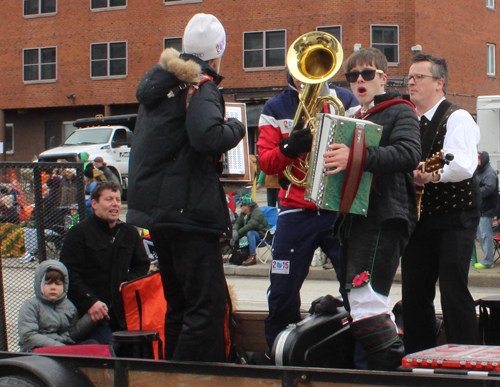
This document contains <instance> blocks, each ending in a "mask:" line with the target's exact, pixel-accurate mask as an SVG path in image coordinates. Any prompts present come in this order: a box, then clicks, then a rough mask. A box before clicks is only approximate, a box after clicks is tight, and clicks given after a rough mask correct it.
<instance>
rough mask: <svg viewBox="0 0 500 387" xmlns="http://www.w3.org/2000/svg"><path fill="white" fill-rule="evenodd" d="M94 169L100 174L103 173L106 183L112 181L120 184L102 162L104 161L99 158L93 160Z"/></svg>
mask: <svg viewBox="0 0 500 387" xmlns="http://www.w3.org/2000/svg"><path fill="white" fill-rule="evenodd" d="M94 168H96V169H98V170H99V171H101V172H102V173H104V176H105V177H106V179H107V180H108V181H114V182H116V183H118V184H120V181H119V180H118V177H117V176H116V175H115V174H114V173H113V172H112V171H111V169H109V167H108V166H107V165H106V163H105V162H104V159H103V158H102V157H101V156H99V157H96V158H95V159H94Z"/></svg>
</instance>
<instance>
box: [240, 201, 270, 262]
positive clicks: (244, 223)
mask: <svg viewBox="0 0 500 387" xmlns="http://www.w3.org/2000/svg"><path fill="white" fill-rule="evenodd" d="M238 204H239V205H240V206H241V214H240V216H238V219H236V222H235V223H234V226H233V241H238V240H239V241H240V247H245V246H246V245H247V244H248V248H249V250H250V254H249V255H248V258H247V259H246V260H245V261H243V263H242V265H243V266H250V265H255V264H256V263H257V259H256V258H255V256H256V249H257V243H258V242H259V241H260V240H261V239H262V238H264V235H266V231H267V230H269V223H267V219H266V217H265V216H264V213H263V212H262V210H261V209H260V208H259V205H258V204H257V203H255V202H254V201H253V199H252V197H251V196H250V195H245V196H243V197H242V198H241V199H240V200H239V201H238ZM243 237H246V239H247V240H246V241H245V242H243V243H242V241H243V240H244V239H243Z"/></svg>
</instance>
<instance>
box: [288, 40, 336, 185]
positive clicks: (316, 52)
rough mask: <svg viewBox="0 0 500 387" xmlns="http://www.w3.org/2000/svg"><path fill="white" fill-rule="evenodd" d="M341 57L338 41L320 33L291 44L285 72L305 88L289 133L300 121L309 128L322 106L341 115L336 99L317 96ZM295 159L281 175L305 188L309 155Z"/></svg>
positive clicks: (300, 95) (334, 71) (325, 85)
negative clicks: (330, 107)
mask: <svg viewBox="0 0 500 387" xmlns="http://www.w3.org/2000/svg"><path fill="white" fill-rule="evenodd" d="M343 58H344V53H343V50H342V46H341V45H340V43H339V41H338V40H337V39H336V38H335V37H333V36H332V35H330V34H328V33H326V32H323V31H313V32H308V33H307V34H304V35H302V36H301V37H299V38H298V39H297V40H295V41H294V42H293V43H292V45H291V46H290V48H289V49H288V53H287V66H288V70H289V71H290V73H291V74H292V75H293V76H294V77H295V78H297V79H298V80H299V81H301V82H303V83H304V84H305V86H304V88H303V89H302V91H301V92H300V93H299V106H298V108H297V111H296V112H295V117H294V119H293V124H292V129H291V130H290V133H291V131H292V130H293V128H294V127H295V126H296V125H297V124H298V123H299V122H304V123H305V125H304V127H306V126H307V125H309V126H310V127H311V128H312V127H313V126H314V120H315V119H316V114H318V113H321V111H322V110H323V108H324V106H325V105H332V106H333V108H334V110H335V115H340V116H343V115H344V114H345V110H344V105H343V104H342V102H341V101H340V99H338V98H337V97H333V96H331V95H323V96H321V97H320V94H321V90H322V89H323V88H324V87H328V85H327V84H326V82H327V81H328V80H329V79H330V78H332V77H333V76H334V75H335V74H336V73H337V72H338V71H339V69H340V66H342V60H343ZM318 97H319V98H318ZM298 160H299V165H296V164H295V162H294V163H292V164H290V165H288V166H286V167H285V170H284V171H283V173H284V175H285V176H286V178H287V179H288V180H289V181H290V182H291V183H292V184H293V185H295V186H298V187H305V186H306V184H307V182H306V175H307V171H308V170H309V163H310V160H309V154H303V155H300V156H299V158H298ZM296 170H298V171H299V172H300V175H302V176H301V177H298V176H297V174H296V172H297V171H296Z"/></svg>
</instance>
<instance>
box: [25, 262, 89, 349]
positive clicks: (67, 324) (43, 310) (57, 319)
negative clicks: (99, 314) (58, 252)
mask: <svg viewBox="0 0 500 387" xmlns="http://www.w3.org/2000/svg"><path fill="white" fill-rule="evenodd" d="M68 285H69V280H68V270H67V269H66V266H64V264H62V263H61V262H59V261H54V260H49V261H44V262H42V263H41V264H40V265H39V266H38V268H37V269H36V271H35V283H34V286H35V295H36V296H35V297H32V298H30V299H28V300H26V301H25V302H24V304H23V306H22V307H21V310H20V311H19V318H18V329H19V344H20V346H21V351H23V352H27V351H32V350H33V349H35V348H40V347H52V346H61V345H71V344H76V342H78V341H80V340H82V339H84V338H85V337H86V336H87V335H88V334H89V333H90V332H91V331H92V329H93V328H94V326H95V323H94V322H92V320H91V319H90V316H89V315H88V314H85V315H84V316H83V317H82V318H81V319H79V317H78V312H77V310H76V308H75V306H74V305H73V303H72V302H71V301H70V300H68V299H67V298H66V295H67V293H68Z"/></svg>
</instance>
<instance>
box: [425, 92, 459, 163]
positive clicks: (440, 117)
mask: <svg viewBox="0 0 500 387" xmlns="http://www.w3.org/2000/svg"><path fill="white" fill-rule="evenodd" d="M452 106H453V104H452V103H451V102H449V101H447V100H444V101H443V102H441V104H440V105H439V106H438V108H437V110H436V113H434V116H433V117H432V120H431V121H430V122H429V123H428V125H427V127H426V128H425V129H424V128H422V127H421V128H420V137H421V139H422V160H426V159H428V158H429V156H430V154H431V152H432V146H433V145H434V141H435V140H436V137H437V135H438V133H439V130H438V129H440V128H442V127H443V126H444V119H445V117H448V116H449V115H448V114H446V113H447V112H448V110H449V109H450V108H451V107H452ZM445 130H446V129H445Z"/></svg>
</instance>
